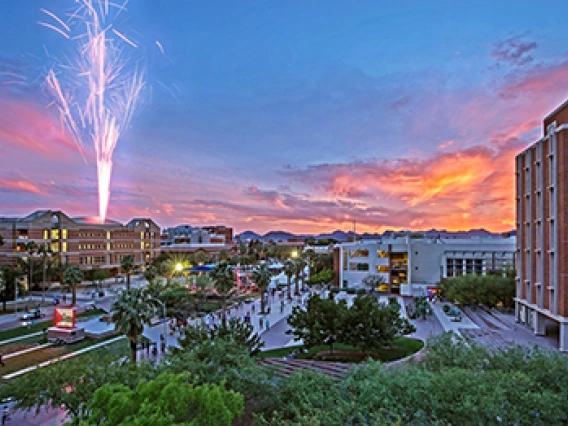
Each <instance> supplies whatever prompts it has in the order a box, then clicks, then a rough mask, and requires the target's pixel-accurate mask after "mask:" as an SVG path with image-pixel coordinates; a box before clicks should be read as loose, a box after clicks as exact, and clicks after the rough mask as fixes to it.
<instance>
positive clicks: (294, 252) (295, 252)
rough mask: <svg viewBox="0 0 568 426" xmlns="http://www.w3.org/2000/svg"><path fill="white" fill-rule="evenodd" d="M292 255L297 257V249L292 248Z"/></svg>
mask: <svg viewBox="0 0 568 426" xmlns="http://www.w3.org/2000/svg"><path fill="white" fill-rule="evenodd" d="M292 257H293V258H296V257H298V251H297V250H294V251H293V252H292Z"/></svg>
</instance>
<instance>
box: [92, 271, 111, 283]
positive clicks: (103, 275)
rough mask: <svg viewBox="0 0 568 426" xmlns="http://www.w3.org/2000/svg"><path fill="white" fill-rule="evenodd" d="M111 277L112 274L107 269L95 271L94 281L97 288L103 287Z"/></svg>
mask: <svg viewBox="0 0 568 426" xmlns="http://www.w3.org/2000/svg"><path fill="white" fill-rule="evenodd" d="M109 277H110V274H109V272H108V271H107V270H106V269H100V268H97V269H95V270H93V281H94V282H95V285H96V286H97V288H100V287H102V285H103V283H104V282H105V280H106V279H108V278H109Z"/></svg>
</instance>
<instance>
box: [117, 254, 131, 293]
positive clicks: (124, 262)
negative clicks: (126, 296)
mask: <svg viewBox="0 0 568 426" xmlns="http://www.w3.org/2000/svg"><path fill="white" fill-rule="evenodd" d="M120 268H121V269H122V272H124V273H125V274H126V290H130V273H131V272H132V270H133V269H134V256H132V255H131V254H127V255H126V256H122V259H120Z"/></svg>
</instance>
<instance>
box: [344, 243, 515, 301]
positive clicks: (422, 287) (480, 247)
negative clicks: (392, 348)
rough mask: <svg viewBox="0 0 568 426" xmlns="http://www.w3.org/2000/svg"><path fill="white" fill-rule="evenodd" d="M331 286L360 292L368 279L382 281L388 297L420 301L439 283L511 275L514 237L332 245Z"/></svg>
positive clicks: (513, 261)
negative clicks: (471, 276) (418, 298)
mask: <svg viewBox="0 0 568 426" xmlns="http://www.w3.org/2000/svg"><path fill="white" fill-rule="evenodd" d="M334 269H335V285H337V286H340V287H344V288H349V287H357V286H361V285H362V282H363V279H364V278H365V277H367V276H368V275H370V274H373V275H378V276H380V277H382V278H383V280H384V283H385V285H386V286H388V292H389V293H393V294H401V295H422V294H425V292H426V290H427V289H429V288H430V289H435V288H436V284H437V283H438V282H439V281H440V278H448V277H456V276H459V275H465V274H480V275H486V274H487V273H490V272H492V273H505V272H506V271H507V270H514V269H515V237H507V238H505V237H503V238H500V237H494V238H451V239H442V238H420V237H418V238H417V237H416V236H415V235H412V236H411V235H406V236H400V237H392V238H383V239H380V240H364V241H356V242H352V243H344V244H338V245H336V246H335V249H334Z"/></svg>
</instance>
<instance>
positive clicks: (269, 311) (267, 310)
mask: <svg viewBox="0 0 568 426" xmlns="http://www.w3.org/2000/svg"><path fill="white" fill-rule="evenodd" d="M267 311H268V314H269V315H270V306H269V307H268V309H267Z"/></svg>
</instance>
